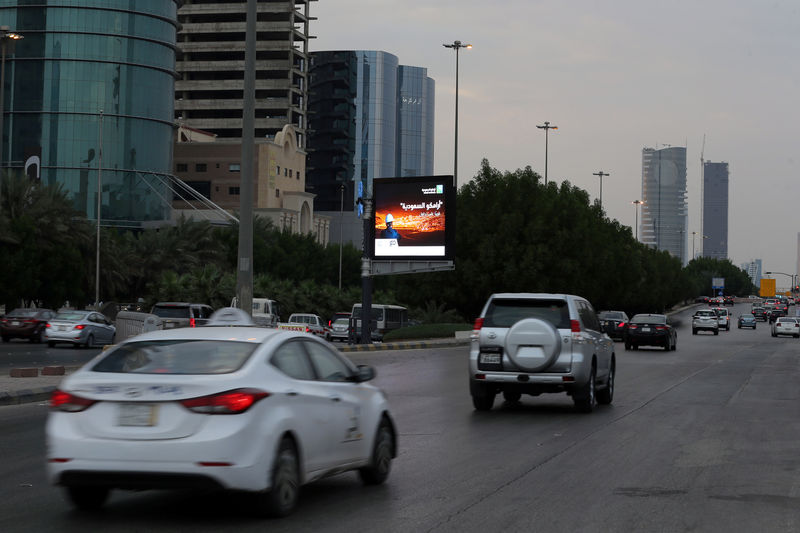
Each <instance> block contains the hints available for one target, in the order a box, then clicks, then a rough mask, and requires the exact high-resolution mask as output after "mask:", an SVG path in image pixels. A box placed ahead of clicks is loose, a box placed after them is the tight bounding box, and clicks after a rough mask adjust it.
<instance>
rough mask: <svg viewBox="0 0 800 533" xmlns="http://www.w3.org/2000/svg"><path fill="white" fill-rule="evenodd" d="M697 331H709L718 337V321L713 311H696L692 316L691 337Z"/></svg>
mask: <svg viewBox="0 0 800 533" xmlns="http://www.w3.org/2000/svg"><path fill="white" fill-rule="evenodd" d="M698 331H710V332H712V333H713V334H714V335H719V320H718V317H717V313H716V312H714V310H713V309H698V310H697V311H695V313H694V315H693V316H692V335H697V332H698Z"/></svg>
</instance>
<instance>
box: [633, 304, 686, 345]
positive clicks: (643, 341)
mask: <svg viewBox="0 0 800 533" xmlns="http://www.w3.org/2000/svg"><path fill="white" fill-rule="evenodd" d="M640 346H657V347H662V348H664V350H666V351H670V350H672V351H674V350H677V349H678V331H677V330H676V329H675V327H674V326H673V325H672V324H670V323H669V320H668V319H667V316H666V315H662V314H652V313H641V314H638V315H633V318H631V321H630V322H629V323H628V334H627V335H626V336H625V349H626V350H638V349H639V347H640Z"/></svg>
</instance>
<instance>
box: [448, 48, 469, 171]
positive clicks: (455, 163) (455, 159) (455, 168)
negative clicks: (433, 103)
mask: <svg viewBox="0 0 800 533" xmlns="http://www.w3.org/2000/svg"><path fill="white" fill-rule="evenodd" d="M442 46H444V47H445V48H452V49H453V50H455V51H456V127H455V129H456V131H455V147H454V148H453V180H454V181H455V183H456V187H458V51H459V50H460V49H462V48H472V45H471V44H463V43H462V42H461V41H453V44H443V45H442Z"/></svg>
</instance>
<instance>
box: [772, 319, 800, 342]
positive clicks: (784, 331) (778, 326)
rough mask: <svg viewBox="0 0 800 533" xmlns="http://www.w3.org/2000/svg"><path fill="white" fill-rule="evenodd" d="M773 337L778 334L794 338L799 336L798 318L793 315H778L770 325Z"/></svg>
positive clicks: (799, 321) (799, 320)
mask: <svg viewBox="0 0 800 533" xmlns="http://www.w3.org/2000/svg"><path fill="white" fill-rule="evenodd" d="M771 332H772V336H773V337H778V336H780V335H791V336H792V337H794V338H798V337H800V318H797V317H793V316H779V317H777V318H776V319H775V321H774V322H773V323H772V326H771Z"/></svg>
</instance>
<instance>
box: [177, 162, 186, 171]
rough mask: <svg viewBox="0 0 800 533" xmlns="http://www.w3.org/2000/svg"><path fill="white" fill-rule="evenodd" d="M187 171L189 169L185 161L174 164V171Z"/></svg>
mask: <svg viewBox="0 0 800 533" xmlns="http://www.w3.org/2000/svg"><path fill="white" fill-rule="evenodd" d="M188 171H189V165H187V164H186V163H178V164H177V165H175V172H188Z"/></svg>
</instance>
